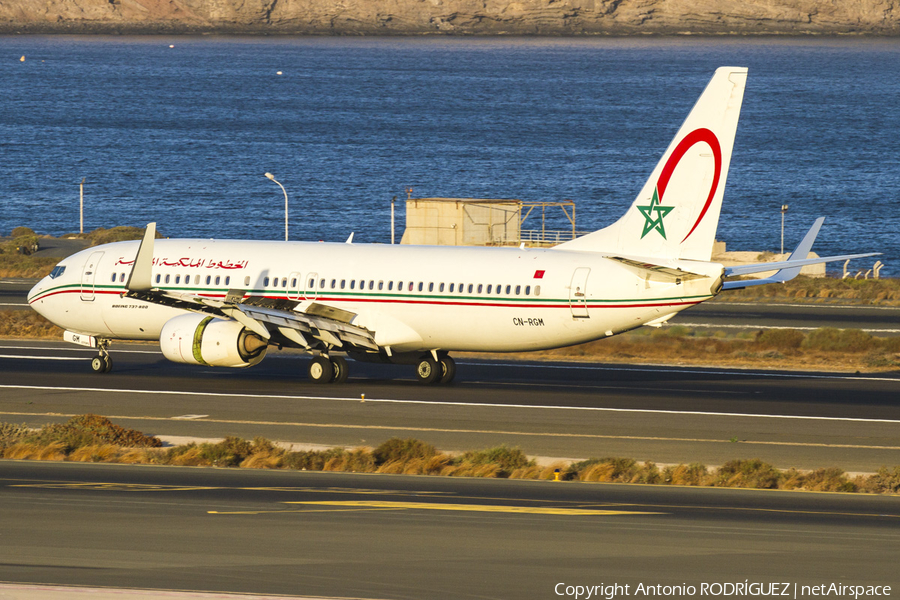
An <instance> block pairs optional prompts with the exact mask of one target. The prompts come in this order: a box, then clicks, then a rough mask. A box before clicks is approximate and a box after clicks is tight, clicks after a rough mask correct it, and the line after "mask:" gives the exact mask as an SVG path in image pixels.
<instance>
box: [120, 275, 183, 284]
mask: <svg viewBox="0 0 900 600" xmlns="http://www.w3.org/2000/svg"><path fill="white" fill-rule="evenodd" d="M113 279H115V275H113ZM179 283H181V275H176V276H175V285H178V284H179Z"/></svg>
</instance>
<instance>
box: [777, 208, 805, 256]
mask: <svg viewBox="0 0 900 600" xmlns="http://www.w3.org/2000/svg"><path fill="white" fill-rule="evenodd" d="M787 209H788V205H787V204H782V205H781V253H782V254H784V213H786V212H787ZM801 258H806V257H805V256H802V257H801Z"/></svg>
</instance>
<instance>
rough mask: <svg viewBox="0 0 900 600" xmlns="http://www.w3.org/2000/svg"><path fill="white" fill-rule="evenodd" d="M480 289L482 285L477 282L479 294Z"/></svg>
mask: <svg viewBox="0 0 900 600" xmlns="http://www.w3.org/2000/svg"><path fill="white" fill-rule="evenodd" d="M481 289H482V285H481V284H480V283H479V284H478V293H479V294H480V293H481Z"/></svg>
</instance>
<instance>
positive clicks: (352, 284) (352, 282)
mask: <svg viewBox="0 0 900 600" xmlns="http://www.w3.org/2000/svg"><path fill="white" fill-rule="evenodd" d="M350 289H351V290H355V289H356V280H355V279H351V280H350Z"/></svg>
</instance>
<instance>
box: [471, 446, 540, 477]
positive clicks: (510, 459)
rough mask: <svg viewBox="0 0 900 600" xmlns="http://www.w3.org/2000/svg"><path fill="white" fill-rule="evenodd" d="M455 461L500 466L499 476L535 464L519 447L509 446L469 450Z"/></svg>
mask: <svg viewBox="0 0 900 600" xmlns="http://www.w3.org/2000/svg"><path fill="white" fill-rule="evenodd" d="M453 462H454V463H455V464H457V465H462V464H464V463H468V464H470V465H475V466H479V465H482V466H486V465H496V466H497V467H498V471H497V472H496V476H497V477H509V474H510V473H512V472H513V471H514V470H516V469H521V468H523V467H533V466H534V465H535V462H534V461H533V460H529V458H528V457H527V456H526V455H525V453H524V452H522V451H521V450H519V449H518V448H509V447H508V446H496V447H494V448H488V449H486V450H478V451H469V452H466V453H465V454H463V455H461V456H458V457H456V459H454V461H453Z"/></svg>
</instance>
